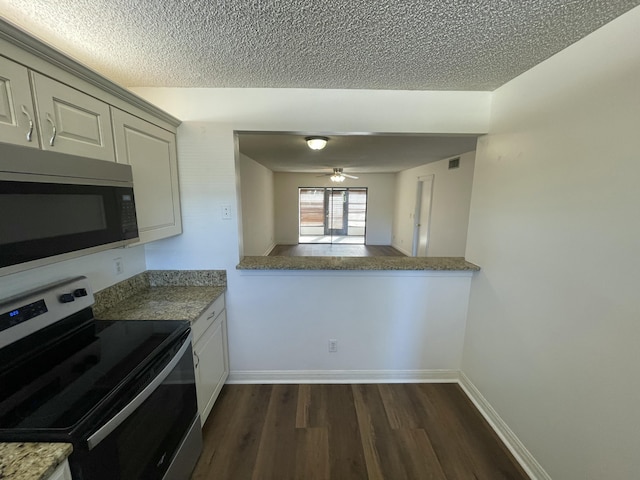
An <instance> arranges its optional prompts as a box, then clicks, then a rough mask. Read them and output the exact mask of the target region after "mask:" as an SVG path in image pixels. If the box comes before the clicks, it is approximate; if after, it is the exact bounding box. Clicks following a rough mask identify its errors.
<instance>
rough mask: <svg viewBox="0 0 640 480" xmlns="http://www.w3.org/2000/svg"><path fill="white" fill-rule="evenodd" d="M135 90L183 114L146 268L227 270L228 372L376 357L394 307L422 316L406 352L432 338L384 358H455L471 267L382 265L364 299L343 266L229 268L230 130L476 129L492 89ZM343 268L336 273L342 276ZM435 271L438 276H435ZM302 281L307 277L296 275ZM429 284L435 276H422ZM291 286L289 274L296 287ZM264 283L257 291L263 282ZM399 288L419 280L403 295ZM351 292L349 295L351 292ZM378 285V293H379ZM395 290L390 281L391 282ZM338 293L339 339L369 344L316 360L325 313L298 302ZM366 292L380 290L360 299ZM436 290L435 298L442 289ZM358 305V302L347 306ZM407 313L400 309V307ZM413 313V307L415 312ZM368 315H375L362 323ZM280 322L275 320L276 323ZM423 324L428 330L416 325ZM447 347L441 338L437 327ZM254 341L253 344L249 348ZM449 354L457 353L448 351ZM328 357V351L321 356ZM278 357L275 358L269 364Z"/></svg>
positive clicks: (432, 364) (428, 362)
mask: <svg viewBox="0 0 640 480" xmlns="http://www.w3.org/2000/svg"><path fill="white" fill-rule="evenodd" d="M134 90H135V91H136V92H137V93H138V94H140V95H142V96H143V97H145V98H147V99H148V100H149V101H151V102H152V103H154V104H156V105H158V106H159V107H160V108H163V109H165V110H166V111H168V112H170V113H172V114H173V115H175V116H177V117H178V118H180V119H181V120H183V122H184V123H183V124H182V125H181V126H180V128H179V130H178V156H179V162H178V164H179V165H178V167H179V177H180V189H181V191H180V195H181V200H182V212H183V228H184V233H183V235H180V236H179V237H174V238H170V239H166V240H161V241H159V242H154V243H153V244H150V245H148V246H147V247H146V254H147V266H148V268H150V269H155V268H177V269H189V268H216V269H217V268H220V269H226V270H227V273H228V287H229V288H228V292H227V307H228V317H229V352H230V362H231V370H232V372H238V371H240V370H245V371H246V370H264V369H267V368H269V369H271V368H276V367H277V366H285V367H286V368H287V369H291V370H296V369H302V368H304V366H307V365H310V366H312V367H313V368H316V367H317V368H328V367H331V368H334V369H338V370H341V369H342V370H343V369H347V368H350V366H353V365H356V364H357V365H358V366H359V367H360V368H363V369H370V368H371V369H374V368H379V367H380V366H381V364H380V362H379V361H378V360H377V358H378V357H377V356H376V352H375V349H376V348H378V349H379V348H387V347H384V345H386V343H385V342H386V341H387V338H388V336H389V332H390V331H391V330H388V329H386V330H385V329H382V328H380V327H379V326H380V325H387V326H390V324H389V320H390V316H389V309H394V308H397V309H398V313H397V314H396V316H394V317H391V318H392V319H394V321H396V322H409V323H410V324H411V325H414V326H415V325H420V326H421V328H422V330H420V332H431V333H424V335H422V333H421V335H422V336H421V335H415V336H410V335H405V337H403V338H404V340H405V341H406V344H405V346H406V347H407V349H408V351H411V352H415V351H416V349H417V348H418V347H417V345H418V344H422V343H424V344H427V345H430V346H433V348H432V349H431V351H430V352H431V353H428V355H426V356H425V357H412V358H413V360H412V361H411V362H409V361H406V360H402V361H400V360H398V361H397V362H394V363H389V364H388V365H389V368H400V367H401V366H402V368H405V367H407V368H412V369H414V368H415V369H430V368H454V369H455V368H457V365H459V362H460V355H461V349H460V348H458V347H456V346H455V344H456V342H457V340H456V339H458V338H461V335H462V334H463V332H464V316H465V315H466V313H465V312H466V305H467V300H466V298H467V291H468V290H467V288H468V282H469V278H468V277H459V278H458V281H454V282H450V281H449V278H448V277H445V276H439V277H430V278H429V280H428V282H429V284H428V285H427V284H426V283H425V282H426V281H427V280H425V277H424V276H416V277H409V276H403V275H402V274H401V273H397V274H394V273H389V274H386V275H382V276H379V277H376V278H377V280H376V281H375V283H376V286H375V290H372V291H369V292H368V295H367V297H366V299H365V298H364V294H363V293H362V289H361V288H360V287H358V282H359V280H356V279H353V278H350V277H347V275H348V272H346V273H334V277H336V278H338V279H340V280H336V281H335V282H334V283H332V285H333V286H327V281H326V277H324V276H323V275H322V272H317V273H316V274H312V275H309V276H307V277H305V280H304V281H300V282H299V283H298V282H297V281H293V280H295V279H296V278H299V277H300V276H301V275H295V276H287V275H281V276H275V275H274V276H269V277H257V276H249V275H243V274H242V273H241V272H238V271H237V270H235V266H236V265H237V263H238V260H239V255H240V254H239V252H240V250H239V233H238V232H239V224H238V219H237V212H238V211H239V210H238V196H237V188H236V170H235V154H236V148H237V147H236V145H235V141H234V131H236V130H237V131H240V130H242V131H251V130H256V131H286V132H291V131H306V132H318V133H319V132H336V133H349V132H351V133H355V132H388V133H404V132H409V133H411V132H419V133H438V132H439V133H478V132H485V131H486V129H487V127H488V125H487V121H488V107H489V99H490V94H489V93H487V92H477V93H475V92H398V91H393V92H391V91H358V90H348V91H337V90H278V89H263V90H260V89H190V88H136V89H134ZM222 204H231V205H232V207H233V211H234V219H233V220H231V221H229V220H226V221H225V220H221V219H220V206H221V205H222ZM343 278H344V279H347V278H348V279H349V281H345V280H344V279H343ZM440 281H442V282H445V283H446V285H444V284H443V285H442V286H438V287H436V286H435V284H438V283H439V282H440ZM297 285H303V286H304V288H301V287H297ZM431 285H433V287H432V286H431ZM294 286H296V287H295V288H294ZM427 286H428V289H431V288H433V289H434V291H441V290H439V289H441V288H442V289H444V291H446V294H443V295H442V297H441V298H443V299H450V298H452V297H455V298H456V299H458V301H457V302H446V303H440V302H439V301H438V300H437V299H434V298H433V296H432V295H431V294H429V293H428V292H427V293H425V292H424V288H425V287H427ZM267 291H268V292H270V294H269V295H266V294H264V293H262V292H267ZM403 291H412V292H416V294H415V295H413V296H411V297H407V296H406V295H405V294H403V293H401V292H403ZM350 292H353V293H354V295H349V293H350ZM380 292H384V295H379V293H380ZM396 292H397V293H396ZM334 296H338V297H339V298H340V299H341V300H340V301H339V302H338V303H337V304H335V308H336V310H337V311H340V310H345V311H349V312H353V314H352V315H351V316H350V317H342V316H341V317H338V318H336V319H333V320H331V322H332V325H333V324H335V325H337V323H338V322H340V329H341V330H340V332H339V334H340V338H339V339H338V340H339V341H340V342H341V345H342V342H343V341H344V342H347V343H346V345H348V344H349V343H353V342H355V341H356V339H358V338H362V337H363V336H364V338H365V339H366V342H367V344H368V345H370V347H369V349H368V351H367V352H365V353H366V355H364V356H362V352H363V350H362V348H363V347H359V348H355V347H353V348H347V347H346V346H345V348H341V351H340V355H337V356H335V355H334V357H330V356H329V355H330V354H329V353H328V352H323V353H324V355H325V358H324V359H323V360H322V361H319V360H318V359H317V358H316V357H314V356H313V355H315V354H312V353H311V350H309V349H303V348H301V347H300V346H301V345H308V344H309V342H310V341H312V340H313V342H315V345H317V346H318V347H317V348H320V349H322V350H324V349H325V348H326V346H327V343H326V342H327V340H328V339H327V338H326V334H327V332H321V331H320V328H321V327H320V326H321V325H322V324H323V323H326V322H327V321H328V320H327V319H328V318H329V317H330V316H331V315H330V314H329V315H327V314H326V313H325V311H323V310H319V309H308V308H307V309H306V310H304V315H303V314H302V313H303V307H304V305H309V306H311V305H317V304H318V302H319V301H320V299H322V302H323V304H324V303H326V300H327V299H330V298H332V297H334ZM371 296H377V297H379V300H376V301H372V302H371V305H373V306H378V307H381V303H382V302H388V305H389V307H386V308H377V309H376V308H372V307H371V308H370V307H368V306H367V302H369V300H370V298H369V297H371ZM443 302H444V300H443ZM356 308H360V309H361V310H356ZM403 312H405V313H406V314H407V315H410V316H409V317H407V318H404V317H403V316H398V315H402V313H403ZM414 315H415V317H414ZM370 325H377V327H376V328H374V329H369V328H368V327H369V326H370ZM276 326H277V328H275V327H276ZM425 335H427V336H430V338H427V337H425ZM439 337H441V338H443V342H444V343H443V344H442V345H446V348H444V349H441V348H439V345H440V344H438V338H439ZM258 346H259V348H257V347H258ZM456 357H457V358H456ZM327 362H332V363H330V364H329V363H327ZM278 368H279V367H278Z"/></svg>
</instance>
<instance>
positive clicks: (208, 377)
mask: <svg viewBox="0 0 640 480" xmlns="http://www.w3.org/2000/svg"><path fill="white" fill-rule="evenodd" d="M219 301H220V300H219V299H218V300H216V302H215V303H219ZM223 305H224V304H223ZM208 314H209V315H208ZM210 320H211V319H210V313H209V312H205V314H203V316H202V317H201V318H200V319H198V320H197V321H196V322H195V323H194V328H193V330H194V331H198V329H197V328H196V326H197V324H198V322H210ZM194 341H195V344H194V347H193V357H194V358H193V360H194V365H195V371H196V390H197V396H198V411H199V413H200V420H201V422H202V425H204V422H205V421H206V420H207V417H208V416H209V413H210V412H211V408H212V407H213V404H214V403H215V401H216V399H217V398H218V395H219V394H220V390H222V387H223V385H224V382H225V381H226V379H227V377H228V376H229V353H228V347H227V315H226V312H225V310H224V309H223V310H219V311H217V312H216V316H215V318H214V319H213V322H212V323H210V324H209V326H208V327H207V328H206V330H205V331H204V332H203V333H201V334H200V335H199V338H194Z"/></svg>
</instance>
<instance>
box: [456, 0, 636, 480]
mask: <svg viewBox="0 0 640 480" xmlns="http://www.w3.org/2000/svg"><path fill="white" fill-rule="evenodd" d="M639 28H640V8H635V9H634V10H632V11H630V12H629V13H627V14H625V15H623V16H622V17H620V18H618V19H616V20H614V21H613V22H611V23H610V24H608V25H606V26H604V27H603V28H601V29H600V30H598V31H596V32H595V33H593V34H592V35H590V36H589V37H587V38H585V39H583V40H582V41H580V42H578V43H576V44H574V45H572V46H571V47H569V48H568V49H566V50H565V51H563V52H560V53H559V54H557V55H556V56H554V57H552V58H551V59H549V60H548V61H546V62H544V63H542V64H541V65H539V66H537V67H535V68H533V69H532V70H530V71H529V72H526V73H524V74H523V75H521V76H520V77H518V78H516V79H515V80H513V81H511V82H510V83H508V84H506V85H505V86H503V87H501V88H499V89H498V90H496V91H495V98H494V102H493V105H492V118H491V131H490V134H489V135H488V136H486V137H484V138H482V139H481V140H480V141H479V144H478V150H477V157H476V167H475V178H474V185H473V195H472V203H471V216H470V222H469V235H468V244H467V259H468V260H469V261H471V262H474V263H477V264H479V265H481V266H482V271H481V272H479V274H478V275H477V276H475V278H474V279H473V281H472V289H471V300H470V307H469V317H468V329H467V333H466V343H465V350H464V361H463V371H464V372H465V373H466V374H467V375H468V376H469V377H470V379H471V380H472V382H473V383H474V384H475V385H476V386H477V387H478V388H479V390H480V391H481V392H482V394H483V395H484V396H485V397H486V398H487V400H488V401H489V402H490V403H491V404H492V406H493V407H494V408H495V409H496V410H497V412H498V413H499V414H500V415H501V417H502V418H503V419H504V420H505V421H506V422H507V424H508V425H509V426H510V427H511V429H512V430H513V431H514V432H515V434H516V435H517V436H518V437H519V438H520V440H522V441H523V442H524V444H525V445H526V446H527V447H528V449H529V450H530V452H531V453H532V454H533V455H534V456H535V457H536V459H537V460H538V461H539V462H540V463H541V464H542V466H543V467H544V468H545V469H546V470H547V472H548V473H549V475H550V476H551V477H552V478H555V479H562V480H585V479H592V480H599V479H603V478H606V479H609V480H615V479H619V480H622V479H631V478H638V474H639V473H638V472H640V456H639V455H638V447H639V446H640V429H639V428H638V421H639V416H638V400H639V399H640V375H639V374H638V359H639V356H638V348H639V347H638V346H639V345H640V321H639V319H640V306H639V305H640V303H639V302H638V286H639V285H640V284H639V282H638V272H640V255H638V242H639V240H638V239H639V238H640V220H639V209H640V188H639V183H638V181H639V179H640V161H639V159H638V152H640V135H638V128H639V127H640V61H639V59H640V42H638V32H639Z"/></svg>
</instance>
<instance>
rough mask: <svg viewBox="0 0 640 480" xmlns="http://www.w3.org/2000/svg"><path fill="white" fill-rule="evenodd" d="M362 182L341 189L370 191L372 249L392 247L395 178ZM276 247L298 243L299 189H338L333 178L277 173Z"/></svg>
mask: <svg viewBox="0 0 640 480" xmlns="http://www.w3.org/2000/svg"><path fill="white" fill-rule="evenodd" d="M357 176H358V179H357V180H353V179H347V180H345V181H344V182H343V183H341V184H340V186H343V187H367V188H368V192H367V194H368V199H367V233H366V240H365V241H366V243H367V244H368V245H389V244H390V243H391V224H392V220H393V199H394V194H395V175H394V174H390V173H388V174H382V173H379V174H357ZM274 179H275V217H276V228H275V235H276V243H279V244H286V245H291V244H296V243H298V188H299V187H335V186H336V184H335V183H333V182H332V181H331V180H330V179H329V177H318V174H317V173H275V174H274Z"/></svg>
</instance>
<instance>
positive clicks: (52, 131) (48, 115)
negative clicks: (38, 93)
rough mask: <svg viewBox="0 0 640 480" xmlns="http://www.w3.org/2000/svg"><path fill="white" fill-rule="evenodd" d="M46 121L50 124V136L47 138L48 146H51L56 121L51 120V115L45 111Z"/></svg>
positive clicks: (53, 140) (54, 137)
mask: <svg viewBox="0 0 640 480" xmlns="http://www.w3.org/2000/svg"><path fill="white" fill-rule="evenodd" d="M47 122H49V123H50V124H51V138H50V139H49V146H51V147H53V143H54V142H55V141H56V133H57V130H56V122H54V121H53V118H51V115H50V114H49V113H47Z"/></svg>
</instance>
